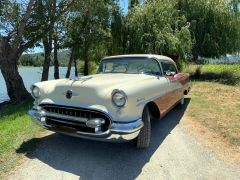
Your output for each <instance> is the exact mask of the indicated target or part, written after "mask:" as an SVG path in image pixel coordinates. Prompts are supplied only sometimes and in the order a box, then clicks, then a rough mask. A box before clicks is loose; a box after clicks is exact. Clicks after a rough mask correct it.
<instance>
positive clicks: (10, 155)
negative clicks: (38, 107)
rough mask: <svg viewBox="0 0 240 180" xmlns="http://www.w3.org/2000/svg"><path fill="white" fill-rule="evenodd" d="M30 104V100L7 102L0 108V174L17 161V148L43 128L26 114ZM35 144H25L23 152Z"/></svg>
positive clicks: (32, 147) (31, 148)
mask: <svg viewBox="0 0 240 180" xmlns="http://www.w3.org/2000/svg"><path fill="white" fill-rule="evenodd" d="M31 105H32V103H30V102H28V103H22V104H18V105H13V104H7V105H4V106H2V107H1V108H0V137H1V138H0V175H1V174H3V173H4V172H6V171H8V170H9V169H11V168H12V167H14V166H15V164H16V163H17V162H18V160H19V159H20V157H21V154H18V153H17V149H19V148H20V146H21V144H22V143H23V142H24V141H27V140H29V139H32V138H33V137H35V136H36V135H37V134H38V133H39V132H40V131H41V130H43V129H42V128H41V127H40V126H38V125H37V124H36V123H34V122H33V121H32V120H31V118H30V116H29V115H27V110H28V109H29V107H30V106H31ZM35 146H36V142H34V143H31V144H29V145H28V146H25V147H24V148H25V149H24V152H29V151H32V150H33V149H34V147H35Z"/></svg>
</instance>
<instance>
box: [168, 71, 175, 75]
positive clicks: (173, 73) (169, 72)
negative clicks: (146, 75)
mask: <svg viewBox="0 0 240 180" xmlns="http://www.w3.org/2000/svg"><path fill="white" fill-rule="evenodd" d="M166 75H167V76H175V75H176V72H171V71H166Z"/></svg>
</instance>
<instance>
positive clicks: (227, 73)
mask: <svg viewBox="0 0 240 180" xmlns="http://www.w3.org/2000/svg"><path fill="white" fill-rule="evenodd" d="M183 71H184V72H187V73H190V75H191V79H192V80H204V81H211V82H219V83H222V84H227V85H236V86H239V85H240V64H205V65H188V66H186V67H185V68H184V70H183Z"/></svg>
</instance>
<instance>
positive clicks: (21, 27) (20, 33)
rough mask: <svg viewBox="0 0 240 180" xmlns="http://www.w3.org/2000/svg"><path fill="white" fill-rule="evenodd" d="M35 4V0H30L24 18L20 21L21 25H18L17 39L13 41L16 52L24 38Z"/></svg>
mask: <svg viewBox="0 0 240 180" xmlns="http://www.w3.org/2000/svg"><path fill="white" fill-rule="evenodd" d="M33 4H34V0H30V1H29V3H28V7H27V10H26V12H25V14H24V15H23V19H22V21H21V22H20V25H19V27H18V32H17V36H16V38H15V40H14V41H13V50H14V51H15V52H16V51H17V48H18V46H19V44H20V42H21V39H22V36H23V33H24V30H25V27H26V24H27V21H28V19H29V17H30V15H31V12H32V7H33Z"/></svg>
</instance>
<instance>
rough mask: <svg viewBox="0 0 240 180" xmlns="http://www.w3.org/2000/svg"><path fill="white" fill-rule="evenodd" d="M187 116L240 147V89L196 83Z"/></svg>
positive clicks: (208, 83)
mask: <svg viewBox="0 0 240 180" xmlns="http://www.w3.org/2000/svg"><path fill="white" fill-rule="evenodd" d="M190 96H191V103H190V104H189V108H188V109H187V112H186V113H187V115H188V116H190V117H191V118H192V119H193V120H194V121H199V122H201V123H202V124H203V125H204V126H207V127H208V128H209V129H210V130H212V131H214V132H217V133H218V134H219V135H221V136H223V137H224V138H227V140H228V141H229V142H230V143H231V144H234V145H237V146H239V145H240V122H239V121H240V119H239V118H240V87H239V86H234V87H233V86H228V85H223V84H220V83H212V82H211V83H210V82H194V83H193V85H192V91H191V93H190Z"/></svg>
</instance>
